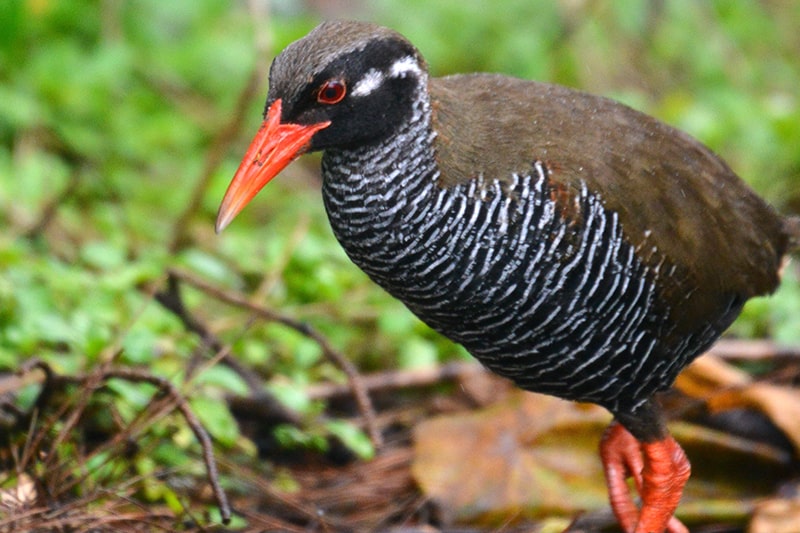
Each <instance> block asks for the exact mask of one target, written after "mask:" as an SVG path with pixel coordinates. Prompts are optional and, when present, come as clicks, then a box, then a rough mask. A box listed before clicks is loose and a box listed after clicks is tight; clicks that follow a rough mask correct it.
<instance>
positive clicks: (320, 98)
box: [317, 80, 347, 104]
mask: <svg viewBox="0 0 800 533" xmlns="http://www.w3.org/2000/svg"><path fill="white" fill-rule="evenodd" d="M345 94H347V87H346V86H345V84H344V82H343V81H340V80H328V81H326V82H325V83H323V84H322V87H320V88H319V92H317V102H319V103H320V104H338V103H339V102H341V101H342V100H343V99H344V95H345Z"/></svg>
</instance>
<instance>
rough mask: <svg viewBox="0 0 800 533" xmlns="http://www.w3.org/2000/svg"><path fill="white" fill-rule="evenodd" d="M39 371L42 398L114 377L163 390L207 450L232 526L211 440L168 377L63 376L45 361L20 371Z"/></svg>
mask: <svg viewBox="0 0 800 533" xmlns="http://www.w3.org/2000/svg"><path fill="white" fill-rule="evenodd" d="M37 368H38V369H40V370H42V371H43V372H44V376H45V378H44V383H43V384H42V389H41V390H42V395H45V396H46V395H47V394H49V393H50V392H51V391H54V390H58V389H59V388H61V387H63V385H65V384H68V383H71V384H76V385H79V386H81V387H86V386H87V385H91V386H90V387H89V389H90V390H95V389H96V387H97V384H98V383H100V382H105V381H108V380H109V379H112V378H117V379H123V380H126V381H133V382H139V383H149V384H151V385H154V386H155V387H156V388H157V389H159V391H161V393H162V394H165V395H167V396H169V397H170V398H172V400H173V401H174V402H175V406H176V407H177V409H178V410H179V411H180V413H181V415H183V418H184V420H186V423H187V424H188V425H189V427H190V428H191V430H192V432H193V433H194V435H195V437H196V438H197V440H198V441H199V442H200V446H201V448H202V450H203V460H204V462H205V465H206V473H207V477H208V481H209V484H210V485H211V489H212V492H213V493H214V498H215V499H216V500H217V504H218V505H219V508H220V516H221V518H222V522H223V523H224V524H228V523H229V522H230V520H231V508H230V504H229V503H228V497H227V495H226V494H225V491H224V490H223V489H222V486H221V485H220V483H219V472H218V470H217V464H216V461H215V459H214V449H213V444H212V442H211V437H210V436H209V434H208V432H207V431H206V429H205V428H204V427H203V425H202V423H201V422H200V421H199V420H198V419H197V416H195V414H194V412H193V411H192V410H191V408H190V407H189V403H188V402H187V401H186V398H184V396H183V395H182V394H181V392H180V391H179V390H178V389H177V388H176V387H175V385H173V384H172V382H170V381H169V380H168V379H166V378H162V377H159V376H154V375H153V374H150V373H149V372H146V371H142V370H137V369H130V368H112V367H108V368H101V369H98V371H96V372H93V373H91V374H89V375H76V376H63V375H60V374H57V373H56V372H55V371H53V369H52V368H51V367H50V365H48V364H47V363H46V362H44V361H41V360H31V361H28V362H27V363H26V364H25V365H24V366H23V368H21V369H20V372H23V373H24V372H31V371H32V370H34V369H37ZM45 391H47V392H45ZM90 396H91V395H90V394H85V395H83V396H82V397H83V398H85V401H88V399H89V397H90ZM41 403H42V402H40V401H39V400H37V402H36V405H37V406H39V407H41V406H40V404H41ZM81 411H82V410H77V411H76V415H75V416H79V415H80V413H81ZM71 426H72V424H65V427H71ZM60 437H61V435H59V437H57V438H60ZM54 455H55V454H54Z"/></svg>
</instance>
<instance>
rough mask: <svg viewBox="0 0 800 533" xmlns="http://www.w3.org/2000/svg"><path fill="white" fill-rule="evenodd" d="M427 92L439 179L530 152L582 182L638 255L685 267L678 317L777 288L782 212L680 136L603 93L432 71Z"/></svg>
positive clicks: (519, 164) (520, 167) (519, 161)
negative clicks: (687, 301) (615, 218)
mask: <svg viewBox="0 0 800 533" xmlns="http://www.w3.org/2000/svg"><path fill="white" fill-rule="evenodd" d="M430 92H431V95H432V99H433V101H432V105H433V110H434V111H433V112H434V125H435V127H436V129H437V131H438V133H439V135H438V137H437V139H436V141H435V142H436V149H437V158H438V161H439V163H440V168H441V170H442V176H443V179H444V180H445V181H444V182H443V186H448V185H451V184H453V183H456V182H458V181H461V180H466V179H470V178H472V177H474V176H476V175H478V174H483V175H484V177H486V178H498V179H504V178H505V177H510V176H511V174H512V173H514V172H524V171H527V170H528V169H530V168H531V165H532V162H533V161H536V160H540V161H544V162H545V163H546V164H547V166H548V168H549V169H550V171H551V173H552V176H551V177H552V180H553V181H555V182H557V183H558V184H560V186H561V187H566V188H567V189H570V190H574V191H577V190H578V189H579V187H580V183H581V181H583V182H585V183H586V184H587V186H588V188H589V190H590V191H593V192H595V193H597V194H598V195H599V196H600V197H601V198H602V199H603V201H604V204H605V206H606V208H607V209H609V210H612V211H616V212H617V213H618V214H619V217H620V221H621V225H622V228H623V231H624V232H625V233H626V235H627V238H628V240H629V241H630V242H631V244H633V245H634V246H636V247H638V248H640V249H641V250H642V251H643V253H642V257H641V258H642V259H643V260H645V261H653V262H654V263H655V262H658V261H661V260H663V259H664V258H666V260H667V261H668V262H669V263H671V264H673V265H676V266H677V267H678V268H679V269H680V271H681V272H682V276H685V277H686V279H685V280H683V281H682V282H681V283H680V284H679V285H675V287H674V288H673V289H671V290H672V291H676V290H677V291H683V290H686V291H689V292H691V293H692V298H691V299H692V305H691V306H682V307H684V308H685V309H688V313H687V314H684V315H683V316H681V317H678V319H677V322H679V323H682V324H679V326H685V327H687V328H689V329H690V330H691V329H693V328H695V327H697V323H696V322H697V321H709V320H716V318H717V317H718V315H719V314H720V313H721V312H724V309H721V307H720V306H722V305H728V303H729V302H730V297H731V296H735V297H737V298H739V299H740V300H741V301H744V300H745V299H747V298H750V297H752V296H755V295H759V294H765V293H769V292H772V291H773V290H774V289H775V287H776V286H777V284H778V270H779V267H780V263H781V258H782V256H783V255H784V253H785V252H786V247H787V245H788V243H787V240H788V238H787V236H786V232H785V230H784V229H783V228H784V222H783V219H782V218H781V217H780V216H779V215H778V214H777V213H776V212H775V211H774V210H773V209H772V208H771V207H770V206H769V205H768V204H766V203H765V202H764V201H763V200H761V199H760V198H759V197H758V196H757V195H756V194H755V193H754V192H753V191H752V190H751V189H750V188H749V187H748V186H747V185H746V184H745V183H744V182H743V181H742V180H741V179H740V178H739V177H738V176H736V174H734V172H733V171H732V170H731V169H730V168H729V167H728V166H727V165H726V164H725V162H723V161H722V160H721V159H720V158H719V157H717V156H716V155H715V154H713V153H712V152H711V151H710V150H709V149H708V148H706V147H705V146H703V145H702V144H700V143H699V142H698V141H696V140H695V139H693V138H691V137H690V136H689V135H687V134H685V133H683V132H680V131H678V130H676V129H674V128H672V127H670V126H667V125H665V124H663V123H661V122H659V121H657V120H655V119H653V118H651V117H649V116H647V115H644V114H642V113H639V112H637V111H635V110H633V109H631V108H629V107H627V106H624V105H622V104H620V103H617V102H614V101H612V100H609V99H606V98H601V97H597V96H592V95H589V94H585V93H582V92H578V91H574V90H570V89H567V88H564V87H560V86H555V85H549V84H543V83H537V82H531V81H524V80H518V79H514V78H508V77H504V76H496V75H486V74H473V75H466V76H451V77H447V78H437V79H433V80H431V82H430ZM476 109H480V110H481V112H480V113H476V112H475V110H476ZM653 246H656V247H657V253H656V254H651V253H650V251H651V250H652V247H653ZM685 296H687V297H688V294H687V295H685ZM668 297H669V295H668ZM671 297H674V298H680V297H681V295H672V296H671ZM722 302H725V304H722ZM678 329H683V328H682V327H679V328H678Z"/></svg>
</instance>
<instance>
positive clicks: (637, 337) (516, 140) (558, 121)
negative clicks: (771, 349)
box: [216, 21, 800, 533]
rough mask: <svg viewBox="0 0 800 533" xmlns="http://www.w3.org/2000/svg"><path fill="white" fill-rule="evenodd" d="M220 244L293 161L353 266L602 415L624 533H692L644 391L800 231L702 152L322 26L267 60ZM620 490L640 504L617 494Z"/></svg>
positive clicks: (686, 355) (382, 39)
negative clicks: (305, 169) (440, 73)
mask: <svg viewBox="0 0 800 533" xmlns="http://www.w3.org/2000/svg"><path fill="white" fill-rule="evenodd" d="M264 116H265V118H264V122H263V124H262V126H261V128H260V130H259V131H258V133H257V134H256V136H255V138H254V140H253V142H252V144H251V146H250V148H249V149H248V150H247V153H246V155H245V157H244V160H243V161H242V163H241V166H240V167H239V169H238V171H237V172H236V175H235V176H234V178H233V181H232V182H231V184H230V186H229V188H228V190H227V192H226V194H225V197H224V199H223V201H222V205H221V207H220V210H219V215H218V218H217V225H216V228H217V231H218V232H219V231H221V230H222V229H223V228H225V227H226V226H227V225H228V224H229V223H230V222H231V220H232V219H233V218H234V217H235V216H236V215H237V214H238V213H239V212H240V211H241V209H242V208H243V207H244V206H245V205H246V204H247V203H248V202H249V201H250V200H251V199H252V198H253V197H254V196H255V195H256V193H258V191H259V190H260V189H261V188H262V187H263V186H264V185H265V184H266V183H267V182H268V181H269V180H271V179H272V178H273V177H274V176H276V175H277V174H278V173H279V172H280V171H281V170H282V169H283V168H284V167H286V166H287V165H288V164H289V163H291V162H292V161H293V160H294V159H295V158H297V157H298V156H299V155H301V154H303V153H306V152H311V151H318V150H319V151H322V152H323V154H322V178H323V180H322V195H323V200H324V203H325V208H326V210H327V213H328V218H329V220H330V224H331V227H332V228H333V232H334V235H335V236H336V238H337V239H338V241H339V242H340V243H341V245H342V247H343V248H344V250H345V251H346V253H347V255H348V256H349V257H350V259H351V260H352V261H353V262H354V263H355V264H356V265H358V267H360V268H361V269H362V270H363V271H364V272H366V273H367V275H368V276H369V277H370V278H371V279H372V280H373V281H375V282H376V283H377V284H378V285H380V286H381V287H383V289H385V290H386V291H388V292H389V293H390V294H391V295H393V296H394V297H396V298H397V299H398V300H400V301H402V302H403V303H404V304H405V305H406V306H407V307H408V308H409V309H410V310H411V311H412V312H413V313H414V314H415V315H417V316H418V317H419V318H420V319H421V320H423V321H424V322H425V323H426V324H428V325H429V326H430V327H431V328H433V329H435V330H436V331H438V332H440V333H441V334H443V335H444V336H446V337H448V338H450V339H452V340H453V341H455V342H457V343H460V344H461V345H463V346H464V347H465V348H466V349H467V350H468V351H469V352H470V353H471V354H472V355H474V356H475V357H476V358H477V359H478V360H479V361H480V362H481V363H482V364H483V365H485V366H486V367H487V368H489V369H491V370H492V371H494V372H496V373H497V374H499V375H501V376H504V377H506V378H508V379H510V380H512V381H513V382H514V383H515V384H516V385H518V386H519V387H521V388H523V389H526V390H529V391H535V392H540V393H546V394H551V395H554V396H558V397H561V398H566V399H570V400H576V401H581V402H593V403H596V404H599V405H601V406H603V407H605V408H606V409H608V410H609V411H610V412H611V413H612V414H613V415H614V422H612V424H611V425H610V427H609V428H608V430H607V431H606V433H605V435H604V436H603V439H602V441H601V444H600V455H601V459H602V461H603V465H604V470H605V474H606V482H607V485H608V490H609V497H610V501H611V506H612V509H613V511H614V513H615V515H616V517H617V519H618V520H619V522H620V525H621V526H622V528H623V529H624V530H625V531H626V532H636V533H651V532H661V531H669V532H671V533H678V532H685V531H687V529H686V527H685V526H684V525H683V524H682V523H681V522H680V521H678V519H677V518H675V517H674V516H673V514H674V512H675V509H676V508H677V506H678V503H679V500H680V498H681V494H682V492H683V486H684V484H685V482H686V480H687V479H688V478H689V472H690V466H689V461H688V460H687V458H686V456H685V454H684V453H683V450H682V449H681V447H680V446H679V445H678V443H677V442H676V441H675V440H674V439H673V438H672V437H671V436H670V434H669V432H668V431H667V428H666V424H665V421H664V417H663V414H662V412H661V408H660V406H659V405H658V403H657V402H656V400H655V399H654V394H655V393H657V392H659V391H662V390H664V389H667V388H668V387H670V386H671V385H672V383H673V381H674V379H675V377H676V375H677V374H678V372H680V370H681V369H682V368H683V367H685V366H686V365H687V364H688V363H689V362H691V361H692V360H693V359H694V358H695V357H697V356H698V355H699V354H701V353H702V352H703V351H704V350H706V349H707V348H709V346H710V345H711V344H712V343H713V342H714V341H715V340H716V339H717V338H718V337H719V335H720V334H721V333H722V332H723V331H724V330H725V329H726V328H727V327H728V326H729V325H730V324H731V322H732V321H733V320H734V319H735V318H736V316H737V315H738V314H739V312H740V311H741V309H742V306H743V304H744V303H745V301H746V300H747V299H748V298H751V297H753V296H757V295H761V294H768V293H771V292H772V291H773V290H774V289H775V288H776V287H777V285H778V283H779V272H780V270H781V266H782V264H783V263H784V259H785V255H786V254H787V253H788V252H789V251H791V250H793V249H795V248H797V246H798V240H800V239H799V238H798V234H799V233H800V230H798V228H799V227H800V224H798V219H796V218H784V217H782V216H780V215H779V214H778V213H776V212H775V211H774V210H773V209H772V208H771V207H770V206H769V205H768V204H766V203H765V202H764V201H763V200H761V199H760V198H759V197H758V196H757V195H756V194H755V193H754V192H753V191H751V190H750V189H749V188H748V187H747V185H746V184H745V183H744V182H743V181H742V180H741V179H740V178H739V177H737V176H736V174H734V172H733V171H732V170H731V169H730V168H729V167H728V166H727V165H726V164H725V162H723V161H722V160H721V159H720V158H719V157H717V156H716V155H715V154H713V153H712V152H711V151H710V150H709V149H708V148H706V147H705V146H703V145H702V144H700V143H699V142H698V141H696V140H694V139H693V138H691V137H690V136H689V135H687V134H685V133H682V132H680V131H678V130H676V129H674V128H672V127H670V126H667V125H665V124H663V123H661V122H659V121H657V120H656V119H654V118H651V117H649V116H647V115H644V114H642V113H640V112H637V111H635V110H633V109H631V108H629V107H626V106H624V105H622V104H620V103H617V102H614V101H612V100H609V99H606V98H602V97H598V96H593V95H590V94H586V93H583V92H579V91H575V90H571V89H568V88H565V87H561V86H557V85H550V84H545V83H538V82H534V81H526V80H520V79H515V78H511V77H506V76H501V75H494V74H467V75H455V76H448V77H443V78H433V77H430V76H429V75H428V69H427V65H426V63H425V61H424V59H423V58H422V56H421V54H420V53H419V51H418V50H417V49H416V48H415V47H414V46H413V45H412V44H411V43H410V42H409V41H408V40H407V39H405V38H404V37H403V36H402V35H400V34H398V33H396V32H394V31H392V30H390V29H387V28H383V27H380V26H376V25H373V24H369V23H363V22H348V21H336V22H325V23H323V24H321V25H320V26H318V27H317V28H316V29H314V30H313V31H312V32H311V33H309V34H308V35H307V36H305V37H304V38H302V39H300V40H299V41H296V42H294V43H292V44H291V45H289V46H288V47H287V48H286V49H285V50H284V51H283V52H282V53H281V54H280V55H278V56H277V57H276V58H275V60H274V62H273V63H272V66H271V69H270V76H269V94H268V95H267V102H266V108H265V113H264ZM630 476H632V477H633V478H634V479H635V482H636V487H637V488H638V492H639V496H640V497H641V504H640V505H639V506H638V507H637V505H636V504H635V503H634V500H633V498H632V496H631V494H630V492H629V489H628V485H627V483H626V481H625V480H626V478H627V477H630Z"/></svg>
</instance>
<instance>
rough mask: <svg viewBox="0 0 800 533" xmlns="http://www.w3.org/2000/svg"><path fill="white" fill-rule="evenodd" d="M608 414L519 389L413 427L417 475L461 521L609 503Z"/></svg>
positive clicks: (428, 492)
mask: <svg viewBox="0 0 800 533" xmlns="http://www.w3.org/2000/svg"><path fill="white" fill-rule="evenodd" d="M610 420H611V416H610V415H609V414H608V412H606V411H605V410H604V409H602V408H600V407H597V406H594V405H586V404H576V403H571V402H565V401H562V400H558V399H556V398H552V397H549V396H542V395H538V394H531V393H524V392H521V391H515V392H514V393H512V394H510V395H509V396H508V398H507V399H505V400H504V401H502V402H500V403H497V404H494V405H492V406H490V407H488V408H486V409H483V410H480V411H475V412H470V413H460V414H456V415H449V416H441V417H437V418H433V419H430V420H428V421H425V422H423V423H421V424H419V425H418V426H417V427H416V428H415V430H414V452H415V458H414V462H413V464H412V474H413V475H414V478H415V479H416V481H417V483H418V484H419V486H420V488H421V489H422V491H423V492H424V493H425V494H426V495H427V496H429V497H431V498H433V499H434V500H436V501H437V502H439V503H440V504H441V506H442V508H443V509H445V510H446V512H449V513H452V515H453V516H452V518H453V519H454V520H457V521H463V520H468V519H470V520H471V519H482V520H484V521H494V520H495V519H498V520H505V519H507V518H508V517H509V516H515V515H524V516H542V515H544V514H550V513H560V514H573V513H575V512H577V511H579V510H582V509H587V508H597V507H600V506H603V505H605V504H606V490H605V485H604V483H603V473H602V469H601V466H600V461H599V459H598V455H597V447H598V443H599V441H600V437H601V435H602V433H603V431H604V429H605V427H606V426H607V425H608V423H609V422H610Z"/></svg>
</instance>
